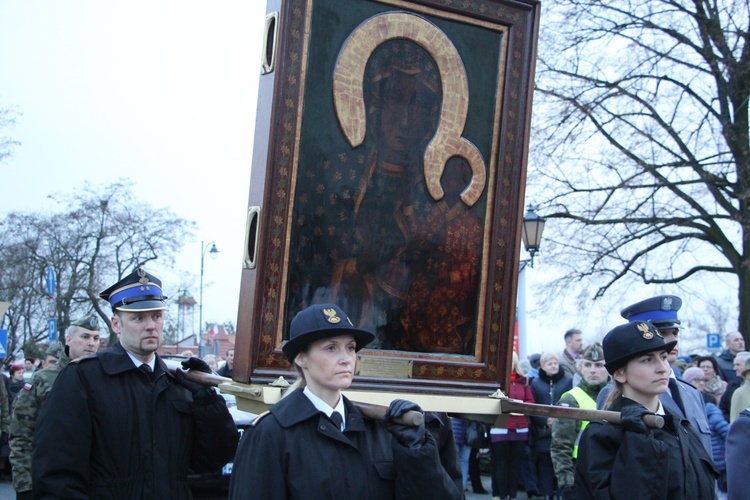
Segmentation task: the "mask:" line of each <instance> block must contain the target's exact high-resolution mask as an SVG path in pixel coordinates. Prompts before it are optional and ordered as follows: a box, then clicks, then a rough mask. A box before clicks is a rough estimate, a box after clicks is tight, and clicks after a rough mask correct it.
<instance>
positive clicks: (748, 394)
mask: <svg viewBox="0 0 750 500" xmlns="http://www.w3.org/2000/svg"><path fill="white" fill-rule="evenodd" d="M739 375H740V376H741V377H742V382H740V384H741V385H740V387H739V388H737V390H736V391H734V394H732V402H731V404H730V405H729V423H730V424H731V423H732V422H734V421H735V419H736V418H737V417H738V416H739V414H740V412H742V410H744V409H745V408H748V407H750V382H748V381H750V357H747V358H745V366H744V367H743V369H742V372H741V373H740V374H739Z"/></svg>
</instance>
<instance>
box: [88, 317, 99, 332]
mask: <svg viewBox="0 0 750 500" xmlns="http://www.w3.org/2000/svg"><path fill="white" fill-rule="evenodd" d="M89 326H90V327H91V329H96V327H98V326H99V322H98V321H97V319H96V316H93V315H92V316H91V317H89Z"/></svg>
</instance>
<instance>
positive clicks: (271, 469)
mask: <svg viewBox="0 0 750 500" xmlns="http://www.w3.org/2000/svg"><path fill="white" fill-rule="evenodd" d="M372 339H373V335H372V334H371V333H370V332H367V331H364V330H359V329H357V328H355V327H354V326H352V322H351V321H350V320H349V318H348V317H347V315H346V314H345V313H344V312H343V311H342V310H341V309H340V308H339V307H338V306H336V305H333V304H317V305H313V306H311V307H309V308H307V309H305V310H303V311H300V312H299V313H298V314H297V315H296V316H295V317H294V319H293V320H292V324H291V331H290V340H289V342H287V343H286V344H285V345H284V347H283V348H282V350H283V351H284V354H285V356H286V357H287V359H289V361H290V362H291V363H292V364H293V365H294V367H295V368H296V370H297V372H298V380H297V382H295V384H294V386H293V387H292V388H290V392H288V393H287V394H286V396H285V397H284V398H283V399H282V400H281V401H279V402H278V403H276V404H275V405H274V406H272V407H271V409H270V411H269V412H267V413H266V414H264V415H261V416H260V417H258V418H257V419H256V421H255V422H254V423H253V425H252V426H251V427H250V428H248V429H247V430H246V431H245V433H244V436H243V438H242V442H241V443H240V446H239V449H238V450H237V456H236V459H235V462H234V468H233V472H232V479H231V485H230V498H235V499H239V498H242V499H244V498H263V499H264V500H273V499H305V498H309V499H315V500H318V499H329V498H342V499H353V498H356V499H371V498H372V499H375V498H377V499H381V498H382V499H391V498H403V499H413V498H440V499H450V498H462V495H463V492H462V491H460V490H459V489H458V487H457V485H456V482H455V481H454V480H453V479H452V478H451V475H450V474H449V473H448V472H447V471H446V469H445V468H444V467H443V466H442V465H441V461H440V454H439V446H438V443H437V442H436V440H435V438H434V437H433V435H432V433H431V432H425V426H424V424H422V425H421V426H418V427H412V426H406V425H399V424H397V423H395V422H393V421H392V419H394V418H397V417H399V416H401V415H402V414H403V413H405V412H406V411H408V410H419V407H418V406H417V405H415V404H414V403H410V402H408V401H404V400H396V401H394V402H393V403H391V405H390V407H389V409H388V412H387V414H386V417H385V419H384V420H383V421H381V420H372V419H367V418H364V417H363V415H362V413H360V411H359V410H358V409H357V407H356V406H354V404H352V403H351V402H350V401H349V400H348V399H347V398H346V397H344V396H342V394H341V390H342V389H346V388H348V387H349V385H350V384H351V383H352V378H353V376H354V365H355V361H356V352H357V351H358V350H359V349H361V348H362V347H364V346H365V345H367V344H368V343H369V342H370V341H372ZM451 445H453V443H452V442H451ZM453 461H454V462H455V455H454V460H453ZM456 469H457V467H456ZM457 473H458V477H459V478H460V471H457ZM458 484H460V481H459V483H458Z"/></svg>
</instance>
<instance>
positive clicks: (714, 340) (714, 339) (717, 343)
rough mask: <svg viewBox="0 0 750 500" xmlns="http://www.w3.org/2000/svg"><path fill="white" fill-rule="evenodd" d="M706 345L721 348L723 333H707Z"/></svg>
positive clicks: (711, 347)
mask: <svg viewBox="0 0 750 500" xmlns="http://www.w3.org/2000/svg"><path fill="white" fill-rule="evenodd" d="M706 347H708V348H709V349H721V335H719V334H718V333H707V334H706Z"/></svg>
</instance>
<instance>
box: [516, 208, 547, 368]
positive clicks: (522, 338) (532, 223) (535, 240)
mask: <svg viewBox="0 0 750 500" xmlns="http://www.w3.org/2000/svg"><path fill="white" fill-rule="evenodd" d="M546 221H547V219H545V218H543V217H540V216H539V215H538V214H537V213H536V212H534V208H533V207H531V206H529V208H528V211H527V212H526V214H524V216H523V228H522V230H521V239H522V240H523V246H524V248H526V251H527V252H529V255H531V258H530V259H524V260H521V267H520V268H519V271H518V299H517V312H518V350H519V353H518V354H519V358H520V359H525V358H526V339H527V338H528V337H527V336H526V264H528V265H529V267H531V268H533V267H534V255H536V253H537V252H538V251H539V245H540V244H541V242H542V232H543V231H544V223H545V222H546Z"/></svg>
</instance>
